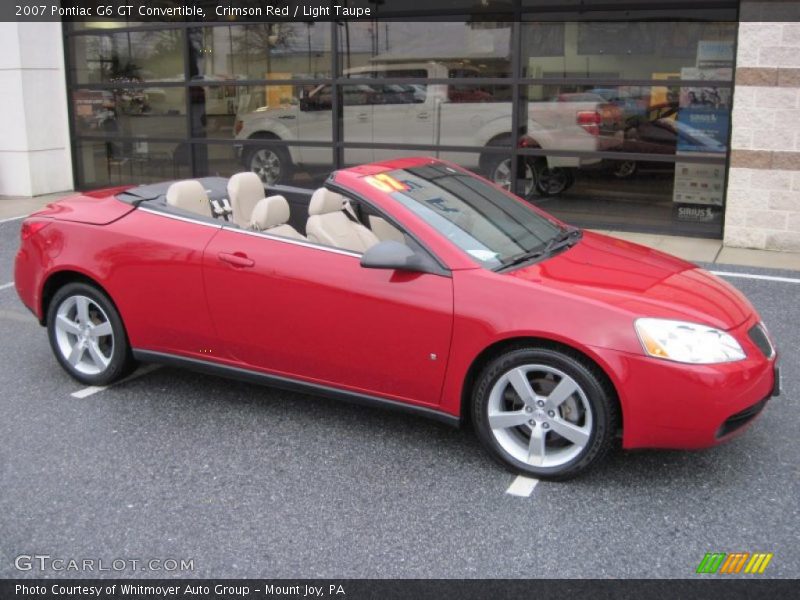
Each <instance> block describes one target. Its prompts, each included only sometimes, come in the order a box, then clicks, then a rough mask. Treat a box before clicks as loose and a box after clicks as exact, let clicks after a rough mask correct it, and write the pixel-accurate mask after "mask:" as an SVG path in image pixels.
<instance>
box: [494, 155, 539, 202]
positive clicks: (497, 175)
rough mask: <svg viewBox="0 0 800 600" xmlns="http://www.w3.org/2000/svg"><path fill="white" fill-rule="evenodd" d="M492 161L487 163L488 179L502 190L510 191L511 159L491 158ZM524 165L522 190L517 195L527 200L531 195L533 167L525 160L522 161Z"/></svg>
mask: <svg viewBox="0 0 800 600" xmlns="http://www.w3.org/2000/svg"><path fill="white" fill-rule="evenodd" d="M492 159H493V160H492ZM492 159H490V160H489V161H487V163H488V165H487V173H488V178H489V179H490V180H491V181H492V182H494V183H496V184H497V185H499V186H500V187H502V188H503V189H506V190H509V191H511V159H510V158H505V159H503V158H502V157H492ZM524 164H525V173H524V174H523V177H522V189H521V190H520V192H519V194H520V196H522V197H523V198H529V197H530V195H531V194H532V193H533V184H534V175H533V167H532V166H531V164H530V163H529V162H528V161H527V160H526V161H524Z"/></svg>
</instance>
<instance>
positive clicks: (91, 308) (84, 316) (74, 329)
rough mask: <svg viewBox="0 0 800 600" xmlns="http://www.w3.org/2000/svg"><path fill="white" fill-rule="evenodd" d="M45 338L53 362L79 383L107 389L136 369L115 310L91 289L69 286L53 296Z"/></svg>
mask: <svg viewBox="0 0 800 600" xmlns="http://www.w3.org/2000/svg"><path fill="white" fill-rule="evenodd" d="M106 332H107V333H106ZM47 334H48V338H49V340H50V347H51V348H52V350H53V354H55V357H56V360H58V362H59V364H60V365H61V366H62V368H63V369H64V370H65V371H66V372H67V373H69V374H70V375H71V376H72V377H73V378H74V379H77V380H78V381H80V382H81V383H84V384H87V385H107V384H109V383H113V382H114V381H117V380H119V379H122V378H123V377H125V376H126V375H128V374H129V373H130V372H131V371H133V369H134V368H135V366H136V363H135V361H134V360H133V357H132V355H131V349H130V345H129V344H128V336H127V334H126V332H125V327H124V326H123V324H122V319H121V318H120V316H119V313H118V312H117V309H116V308H115V307H114V304H113V303H112V302H111V300H110V299H109V298H108V296H106V295H105V294H104V293H103V292H101V291H100V290H99V289H97V288H96V287H94V286H92V285H89V284H86V283H70V284H67V285H65V286H64V287H62V288H61V289H59V290H58V291H57V292H56V293H55V295H54V296H53V299H52V300H51V302H50V306H49V307H48V310H47Z"/></svg>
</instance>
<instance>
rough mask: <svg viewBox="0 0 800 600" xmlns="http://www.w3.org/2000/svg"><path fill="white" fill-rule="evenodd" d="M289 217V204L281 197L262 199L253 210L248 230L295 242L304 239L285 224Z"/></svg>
mask: <svg viewBox="0 0 800 600" xmlns="http://www.w3.org/2000/svg"><path fill="white" fill-rule="evenodd" d="M289 215H290V213H289V203H288V202H287V201H286V198H284V197H283V196H269V197H268V198H263V199H261V200H259V202H258V204H256V207H255V208H254V209H253V215H252V217H251V219H250V229H253V230H254V231H263V232H265V233H271V234H272V235H280V236H283V237H288V238H294V239H296V240H304V239H306V238H305V237H303V236H302V235H301V234H300V233H299V232H298V231H297V230H296V229H295V228H294V227H292V226H291V225H288V224H287V223H288V221H289Z"/></svg>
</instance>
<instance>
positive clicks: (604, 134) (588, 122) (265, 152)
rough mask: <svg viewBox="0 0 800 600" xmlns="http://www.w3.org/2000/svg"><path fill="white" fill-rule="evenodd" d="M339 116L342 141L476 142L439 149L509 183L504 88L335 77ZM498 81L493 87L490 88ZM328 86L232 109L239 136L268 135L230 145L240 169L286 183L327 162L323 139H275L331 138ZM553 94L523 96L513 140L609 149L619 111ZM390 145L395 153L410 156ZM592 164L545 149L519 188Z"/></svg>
mask: <svg viewBox="0 0 800 600" xmlns="http://www.w3.org/2000/svg"><path fill="white" fill-rule="evenodd" d="M476 74H477V72H473V71H470V70H469V69H465V68H464V67H463V66H452V65H448V64H445V63H438V62H427V63H409V64H397V65H381V66H375V67H359V68H354V69H349V70H347V71H345V75H346V76H347V77H349V78H351V79H354V80H362V79H374V78H386V79H389V78H412V77H419V78H436V79H447V78H453V77H469V76H474V75H476ZM340 89H341V90H342V104H343V109H342V118H343V123H342V126H343V133H344V140H345V142H354V143H373V142H383V143H397V144H431V145H448V146H477V147H480V148H486V149H487V150H488V151H485V152H475V153H469V152H462V153H455V152H440V153H439V155H440V156H442V157H444V158H450V159H453V160H457V161H458V162H459V163H460V164H462V165H463V166H466V167H468V168H471V169H478V170H480V172H482V173H483V174H485V175H486V176H487V177H489V178H490V179H492V180H493V181H495V182H497V183H498V184H500V185H503V186H505V187H509V186H510V183H511V181H510V177H511V161H510V159H509V158H508V157H507V156H506V155H505V154H504V153H502V152H493V151H491V150H493V149H497V148H503V147H505V148H510V147H511V145H512V143H513V139H514V136H513V135H512V132H511V130H510V129H511V104H512V102H511V98H510V96H509V93H510V92H509V90H510V88H509V87H508V86H477V85H467V84H449V85H448V84H428V85H423V84H394V83H390V84H372V83H358V84H356V83H354V84H352V85H347V84H345V85H343V86H342V87H341V88H340ZM499 89H501V90H502V91H498V90H499ZM330 94H331V92H330V86H327V85H321V86H318V87H315V88H313V89H305V90H302V91H301V93H300V100H299V102H298V103H297V104H296V105H292V106H281V107H268V106H264V107H260V108H258V109H256V110H254V111H251V112H248V113H246V114H239V115H238V116H237V119H236V123H235V126H234V131H235V135H236V139H238V140H255V139H267V140H272V143H269V144H264V145H258V144H247V145H244V144H243V145H240V146H238V152H239V153H240V156H241V158H242V162H243V164H244V166H245V167H247V168H249V169H250V170H252V171H254V172H256V173H258V174H259V176H260V177H261V179H262V181H264V182H265V183H266V184H272V183H275V182H278V181H286V180H287V177H288V175H289V174H290V172H291V170H292V169H293V168H294V167H297V166H303V167H309V166H311V167H315V166H317V167H318V166H326V165H330V163H331V152H330V147H311V146H291V145H281V144H276V143H275V142H277V141H283V142H293V141H301V142H302V141H306V142H313V141H320V142H326V141H327V142H330V132H331V118H332V116H331V97H330ZM570 96H571V95H570V94H562V95H561V96H560V97H559V98H557V99H556V101H554V102H534V101H531V102H529V103H528V117H529V118H528V126H527V133H526V135H525V137H524V138H523V140H522V141H521V142H519V143H520V144H521V145H523V146H524V147H527V148H541V149H543V150H571V151H594V150H607V149H609V148H613V147H614V146H616V145H618V144H619V143H620V142H621V131H620V130H621V121H620V118H619V111H618V109H617V108H616V107H614V106H613V105H611V104H607V103H605V102H604V101H603V99H602V98H601V97H600V96H592V97H591V98H584V97H579V96H581V95H578V96H576V97H574V98H573V97H570ZM347 152H348V161H354V162H369V161H371V160H373V158H374V154H373V150H372V149H369V148H352V149H348V151H347ZM417 152H418V151H417V150H401V149H398V150H397V152H396V153H395V155H396V156H408V155H411V154H416V153H417ZM595 162H598V161H597V160H592V159H582V158H576V157H549V156H548V157H547V158H541V159H538V160H535V159H531V160H528V161H526V162H525V164H524V169H525V174H524V178H523V179H524V180H525V181H526V182H527V184H526V189H525V195H529V194H531V193H533V191H534V183H536V184H537V188H536V189H537V190H538V192H539V193H541V194H547V195H555V194H558V193H560V192H561V191H563V190H564V189H566V187H568V185H569V180H570V176H571V175H570V173H569V171H567V170H565V169H567V168H574V167H579V166H583V165H586V164H592V163H595Z"/></svg>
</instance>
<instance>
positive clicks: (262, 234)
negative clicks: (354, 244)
mask: <svg viewBox="0 0 800 600" xmlns="http://www.w3.org/2000/svg"><path fill="white" fill-rule="evenodd" d="M222 228H223V229H225V230H226V231H230V232H232V233H242V234H244V235H252V236H256V237H263V238H267V239H270V240H275V241H276V242H283V243H285V244H291V245H293V246H303V247H305V248H312V249H314V250H322V251H323V252H332V253H333V254H343V255H344V256H352V257H353V258H359V259H360V258H361V256H362V255H361V254H359V253H358V252H352V251H350V250H343V249H341V248H334V247H333V246H324V245H322V244H315V243H314V242H308V241H303V240H296V239H294V238H288V237H283V236H281V235H274V234H271V233H268V232H266V231H252V230H250V229H241V228H235V227H230V226H228V227H226V226H225V225H223V226H222Z"/></svg>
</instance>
